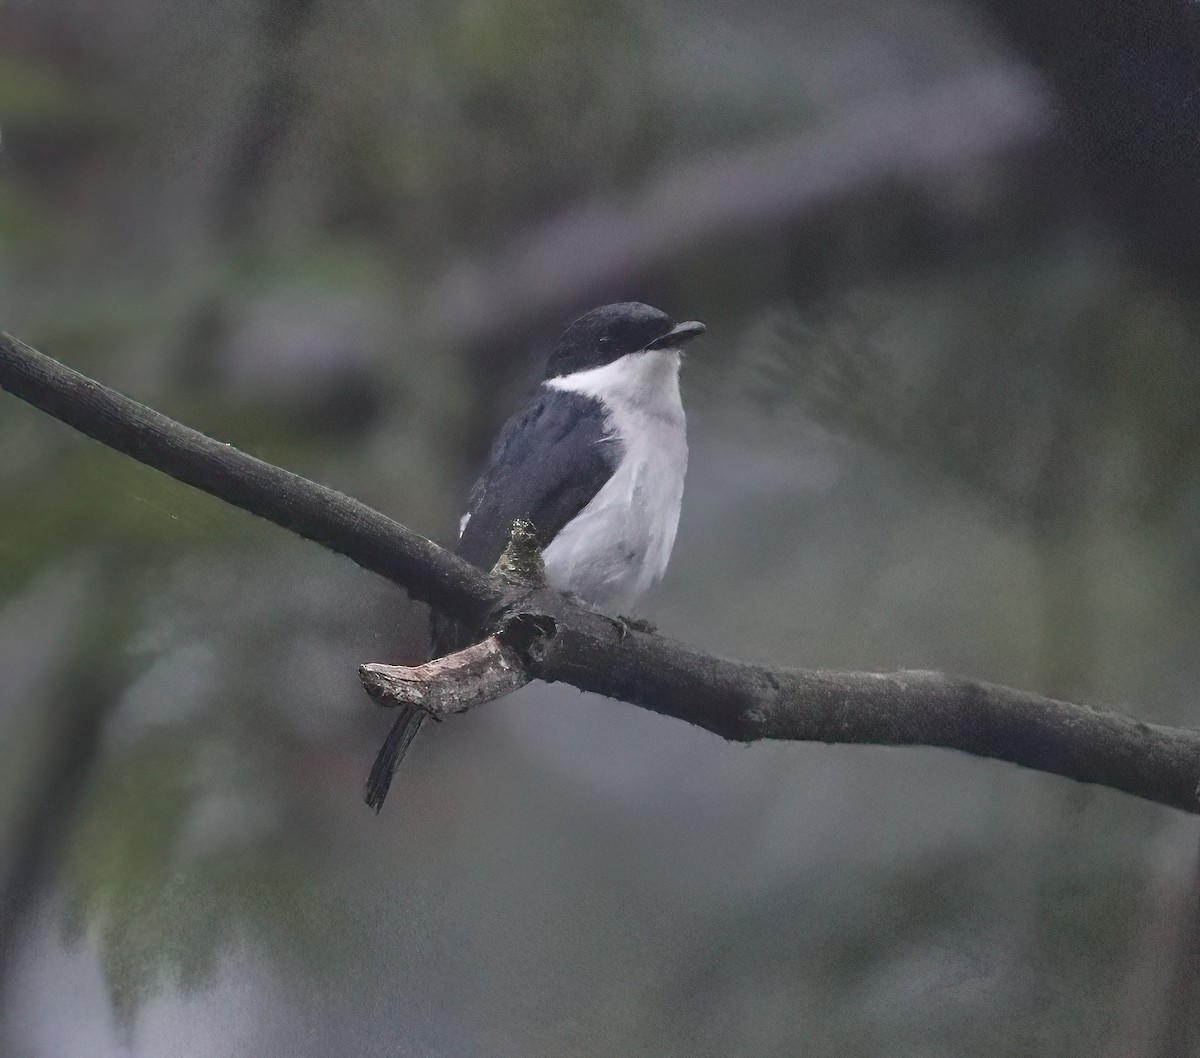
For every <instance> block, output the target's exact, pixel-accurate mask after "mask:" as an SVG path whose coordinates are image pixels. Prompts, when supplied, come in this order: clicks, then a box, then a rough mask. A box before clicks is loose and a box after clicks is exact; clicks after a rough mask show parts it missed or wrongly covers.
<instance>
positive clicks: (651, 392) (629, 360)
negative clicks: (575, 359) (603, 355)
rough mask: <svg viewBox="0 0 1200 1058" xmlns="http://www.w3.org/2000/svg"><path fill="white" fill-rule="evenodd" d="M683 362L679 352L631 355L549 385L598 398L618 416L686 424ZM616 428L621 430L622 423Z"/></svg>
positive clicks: (659, 351) (661, 351)
mask: <svg viewBox="0 0 1200 1058" xmlns="http://www.w3.org/2000/svg"><path fill="white" fill-rule="evenodd" d="M681 360H682V357H681V355H680V352H679V350H678V349H654V350H651V351H649V352H642V353H630V354H628V355H627V356H623V357H621V358H620V359H619V360H614V361H613V362H612V363H611V364H605V365H604V366H603V367H592V368H588V370H586V371H577V372H575V374H573V375H563V376H561V377H560V378H551V379H548V380H547V381H546V385H547V386H549V387H550V388H551V389H560V390H565V391H566V392H568V393H579V394H580V395H582V396H585V397H595V398H596V399H597V400H600V401H602V402H603V403H604V404H605V406H606V407H607V408H608V409H609V411H610V413H611V414H614V415H617V414H620V413H622V412H640V413H641V414H643V415H652V416H662V417H664V418H668V419H675V420H678V421H679V422H683V401H682V400H681V399H680V396H679V365H680V362H681ZM613 425H614V426H617V427H618V428H619V427H620V423H614V424H613Z"/></svg>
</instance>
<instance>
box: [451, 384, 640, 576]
mask: <svg viewBox="0 0 1200 1058" xmlns="http://www.w3.org/2000/svg"><path fill="white" fill-rule="evenodd" d="M620 457H621V444H620V442H619V441H618V440H617V439H616V438H615V437H613V436H611V435H610V433H609V430H608V426H607V423H606V421H605V414H604V409H603V407H602V406H601V404H600V402H599V401H598V400H595V399H593V398H591V397H584V396H580V395H579V394H577V393H568V392H565V391H563V390H549V389H547V388H546V387H545V386H542V387H540V388H539V390H538V392H537V393H536V394H534V396H533V397H531V398H530V399H529V400H528V401H526V402H525V404H524V405H523V406H522V407H521V409H520V410H519V411H517V413H516V414H515V415H513V417H512V418H511V419H509V420H508V422H506V423H505V424H504V427H503V429H501V431H500V433H499V435H498V436H497V437H496V440H495V442H494V443H493V445H492V450H491V453H490V454H489V456H488V462H487V467H486V469H485V470H484V472H483V474H482V476H481V477H480V478H479V480H478V481H477V482H476V483H475V487H474V488H473V489H472V490H471V498H470V501H469V502H468V504H467V523H466V525H465V527H464V528H463V531H462V535H461V536H460V537H459V541H458V546H457V547H456V548H455V550H456V551H457V552H458V554H460V555H461V556H462V557H463V558H465V559H466V560H467V561H468V562H470V563H471V564H472V565H474V566H478V567H479V568H480V569H485V570H490V569H491V568H492V567H493V566H494V565H495V564H496V560H497V559H498V558H499V557H500V555H501V553H502V552H503V551H504V548H505V547H506V546H507V545H508V537H509V533H510V531H511V529H512V523H513V519H514V518H526V519H528V520H529V521H530V522H532V523H533V527H534V531H535V532H536V534H537V538H538V543H539V544H540V545H541V547H542V548H545V547H547V546H548V545H549V544H550V541H552V540H553V539H554V538H555V537H556V536H557V535H558V533H559V531H560V530H561V529H562V528H563V526H565V525H566V524H567V523H568V522H569V521H570V520H571V519H572V518H574V517H575V515H577V514H578V513H579V512H580V511H582V510H583V508H584V507H586V506H587V505H588V504H589V503H590V502H591V500H592V497H593V496H595V495H596V493H597V492H599V491H600V489H601V488H603V486H604V483H605V482H606V481H608V479H609V478H610V477H612V475H613V471H614V470H615V469H616V466H617V462H618V461H619V460H620Z"/></svg>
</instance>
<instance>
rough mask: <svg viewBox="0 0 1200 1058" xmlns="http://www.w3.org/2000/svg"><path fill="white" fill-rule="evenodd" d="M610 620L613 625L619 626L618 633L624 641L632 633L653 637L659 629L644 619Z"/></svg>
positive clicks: (622, 618) (616, 618) (614, 618)
mask: <svg viewBox="0 0 1200 1058" xmlns="http://www.w3.org/2000/svg"><path fill="white" fill-rule="evenodd" d="M609 620H611V621H612V623H613V624H615V625H616V626H617V632H618V633H619V634H620V636H621V640H622V641H624V640H625V637H626V636H628V635H629V633H630V632H649V633H650V634H651V635H653V634H654V633H655V632H657V631H658V628H657V627H656V626H655V625H654V624H652V623H651V622H650V621H647V620H646V619H645V618H643V617H620V616H618V617H612V618H609Z"/></svg>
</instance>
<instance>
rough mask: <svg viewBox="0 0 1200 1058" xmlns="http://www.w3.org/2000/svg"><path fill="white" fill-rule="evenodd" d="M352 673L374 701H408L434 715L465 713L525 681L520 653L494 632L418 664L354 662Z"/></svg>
mask: <svg viewBox="0 0 1200 1058" xmlns="http://www.w3.org/2000/svg"><path fill="white" fill-rule="evenodd" d="M358 675H359V678H360V679H361V680H362V682H363V686H364V687H365V688H366V690H367V693H368V694H369V695H370V696H371V697H372V698H374V699H375V700H376V701H377V702H379V704H380V705H385V706H399V705H413V706H416V707H417V708H419V709H423V710H424V711H425V712H427V713H429V715H430V716H433V717H438V718H441V717H444V716H449V715H450V714H451V713H465V712H466V711H467V710H468V709H473V708H474V707H475V706H477V705H483V703H484V702H490V701H493V700H495V699H496V698H500V697H502V696H503V695H506V694H510V693H511V692H512V691H515V690H517V688H519V687H524V686H525V684H527V683H528V682H529V675H528V674H527V673H526V672H525V667H524V665H523V664H522V661H521V657H520V655H519V654H518V653H517V652H516V651H515V650H513V648H512V647H509V646H506V645H505V644H503V643H502V642H500V640H499V639H498V638H497V637H496V636H489V637H488V638H487V639H485V640H484V641H483V642H482V643H475V644H473V645H471V646H469V647H467V648H466V649H465V650H459V651H457V652H456V653H454V654H447V655H446V656H445V657H444V658H437V659H436V660H435V661H429V662H426V663H425V664H424V665H413V666H408V665H380V664H367V665H360V666H359V669H358Z"/></svg>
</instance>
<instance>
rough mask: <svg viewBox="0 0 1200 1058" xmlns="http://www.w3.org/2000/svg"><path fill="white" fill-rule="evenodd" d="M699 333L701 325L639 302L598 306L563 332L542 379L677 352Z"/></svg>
mask: <svg viewBox="0 0 1200 1058" xmlns="http://www.w3.org/2000/svg"><path fill="white" fill-rule="evenodd" d="M703 333H704V324H702V323H696V322H694V321H693V322H690V323H676V322H675V321H674V320H673V319H671V317H670V316H668V315H667V314H666V313H665V312H660V311H659V310H658V309H656V308H652V307H651V306H649V305H643V304H642V303H641V302H640V301H623V302H621V303H619V304H617V305H601V306H600V308H598V309H592V311H591V312H589V313H587V314H586V315H584V316H580V317H579V319H577V320H576V321H575V322H574V323H572V324H571V326H570V327H568V328H567V329H566V330H565V331H563V335H562V337H561V338H559V340H558V344H557V345H556V346H555V347H554V352H553V353H551V354H550V362H549V363H548V364H547V365H546V378H548V379H549V378H559V377H561V376H562V375H573V374H574V373H575V372H576V371H586V370H588V369H589V368H593V367H602V366H603V365H605V364H611V363H612V362H613V361H614V360H619V359H620V358H621V357H623V356H628V355H629V354H630V353H641V352H645V351H646V350H649V349H677V348H679V346H681V345H683V343H684V342H686V341H689V340H690V339H692V338H695V337H696V336H697V335H698V334H703Z"/></svg>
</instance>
